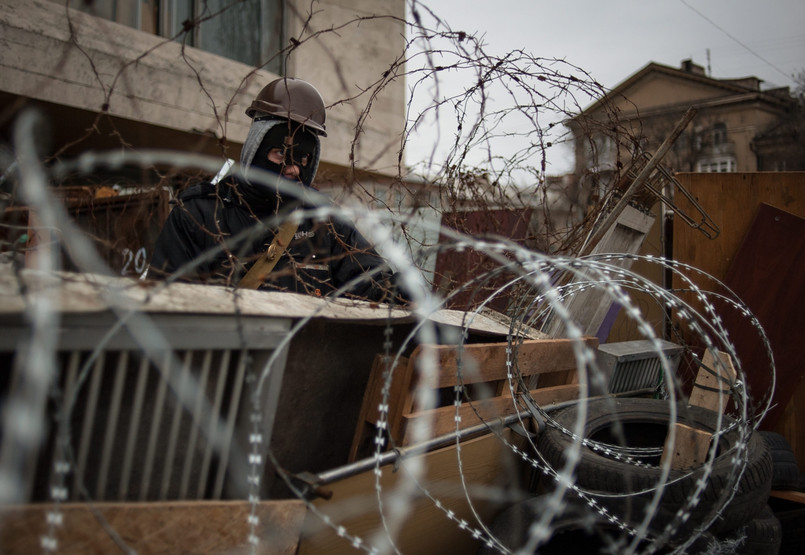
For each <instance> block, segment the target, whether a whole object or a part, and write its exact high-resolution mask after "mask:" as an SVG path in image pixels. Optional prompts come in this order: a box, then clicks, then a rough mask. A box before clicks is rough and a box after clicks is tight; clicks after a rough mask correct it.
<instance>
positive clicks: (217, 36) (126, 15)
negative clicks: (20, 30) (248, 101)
mask: <svg viewBox="0 0 805 555" xmlns="http://www.w3.org/2000/svg"><path fill="white" fill-rule="evenodd" d="M52 1H53V2H58V3H59V4H63V0H52ZM282 4H283V2H282V0H245V1H237V0H71V1H70V7H71V8H74V9H77V10H80V11H82V12H86V13H89V14H92V15H95V16H97V17H102V18H104V19H108V20H111V21H114V22H116V23H121V24H123V25H127V26H129V27H133V28H135V29H139V30H141V31H145V32H148V33H154V34H157V35H160V36H163V37H177V40H179V41H184V42H185V44H188V45H190V46H196V47H198V48H200V49H202V50H206V51H207V52H212V53H213V54H218V55H219V56H224V57H226V58H230V59H232V60H237V61H239V62H243V63H244V64H248V65H250V66H256V67H262V68H263V69H267V70H269V71H272V72H274V73H282V59H281V57H280V56H278V52H279V51H280V49H281V48H282V44H283V42H282V18H283V14H282ZM193 20H201V23H200V24H199V25H196V26H194V27H193V28H192V29H191V30H190V31H189V34H188V35H185V34H183V33H182V28H183V26H184V22H185V21H193Z"/></svg>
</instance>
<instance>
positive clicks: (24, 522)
mask: <svg viewBox="0 0 805 555" xmlns="http://www.w3.org/2000/svg"><path fill="white" fill-rule="evenodd" d="M52 509H53V506H52V505H49V504H41V505H25V506H19V507H5V508H3V509H1V510H0V523H2V527H0V552H2V553H9V554H20V555H27V554H29V553H39V552H41V551H42V544H41V542H42V538H43V536H45V535H46V534H47V518H48V515H49V514H51V513H52ZM250 511H251V506H250V504H249V503H247V502H245V501H198V502H187V501H180V502H160V503H94V504H92V505H89V504H86V503H67V504H63V505H61V506H60V507H59V513H60V514H61V518H62V524H61V525H59V526H56V527H55V532H54V534H53V535H52V538H53V539H54V540H55V541H56V545H55V551H56V552H57V553H86V554H92V553H97V554H102V553H119V552H121V545H125V546H127V547H128V548H130V549H133V550H135V551H136V552H137V553H221V554H230V553H235V554H237V553H244V554H246V553H251V552H252V551H251V549H252V544H251V543H250V542H249V534H250V529H249V521H248V517H249V514H250ZM305 511H306V508H305V505H304V503H303V502H302V501H298V500H288V501H262V502H260V503H258V505H257V510H256V516H257V518H258V524H257V526H256V529H255V534H256V535H257V537H258V538H259V544H258V547H257V550H256V551H257V553H261V554H266V555H274V554H277V555H279V554H287V555H293V554H294V553H295V552H296V548H297V545H298V542H299V534H300V531H301V529H302V522H303V520H304V517H305ZM111 531H113V532H114V534H116V535H117V538H113V536H112V535H111V533H110V532H111Z"/></svg>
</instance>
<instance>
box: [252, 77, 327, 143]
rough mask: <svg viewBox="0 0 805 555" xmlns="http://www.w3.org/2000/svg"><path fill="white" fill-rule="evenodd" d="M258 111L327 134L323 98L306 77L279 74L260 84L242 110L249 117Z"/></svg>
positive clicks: (258, 114) (257, 115) (255, 115)
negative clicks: (280, 75) (302, 78)
mask: <svg viewBox="0 0 805 555" xmlns="http://www.w3.org/2000/svg"><path fill="white" fill-rule="evenodd" d="M262 114H265V115H267V116H273V117H278V118H287V119H289V120H291V121H295V122H297V123H301V124H302V125H304V126H305V127H306V128H308V129H309V130H311V131H313V132H314V133H318V134H319V135H322V136H324V137H326V136H327V132H326V127H325V125H324V119H325V113H324V99H323V98H322V97H321V95H320V94H319V91H317V90H316V88H315V87H314V86H313V85H311V84H310V83H308V82H307V81H302V80H301V79H294V78H291V77H281V78H279V79H276V80H274V81H272V82H271V83H269V84H268V85H266V86H265V87H263V90H261V91H260V94H258V95H257V98H255V99H254V102H252V104H251V106H249V108H248V109H247V110H246V115H248V116H249V117H250V118H252V119H254V118H255V117H259V116H260V115H262Z"/></svg>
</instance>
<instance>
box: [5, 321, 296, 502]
mask: <svg viewBox="0 0 805 555" xmlns="http://www.w3.org/2000/svg"><path fill="white" fill-rule="evenodd" d="M96 318H97V316H96ZM228 320H229V319H228V318H226V317H221V318H212V319H206V318H203V317H198V316H194V317H192V318H185V319H182V318H177V317H175V315H172V316H166V317H165V319H164V320H163V319H162V318H159V317H158V318H155V319H154V322H155V325H156V326H157V327H162V331H163V332H165V337H166V339H167V340H168V342H169V344H170V345H171V349H170V350H168V351H167V352H164V353H162V355H161V359H160V358H158V359H157V360H154V358H153V354H152V358H151V359H149V358H148V356H146V355H145V353H144V352H143V350H142V349H139V348H136V345H133V344H132V338H131V337H127V336H125V334H123V335H120V336H119V337H113V338H111V339H109V338H108V337H105V336H104V333H105V332H106V328H105V327H104V326H103V325H98V322H97V321H95V322H93V321H91V320H89V319H87V320H86V322H84V323H85V324H87V325H89V326H90V327H91V328H92V329H91V330H88V328H87V325H84V326H83V327H82V326H81V325H76V323H74V322H72V323H70V324H71V325H69V326H65V328H64V329H65V330H70V329H72V330H75V329H79V330H81V332H82V334H81V335H74V336H71V335H70V334H63V335H62V338H61V341H60V347H59V351H58V354H57V367H58V375H57V376H55V384H54V387H53V388H52V392H51V398H50V400H49V402H48V403H47V406H46V407H44V410H45V414H46V419H47V421H48V422H49V425H50V429H49V430H48V434H47V437H46V438H45V440H44V441H43V442H42V444H41V445H40V448H39V450H38V452H35V453H32V454H31V457H30V460H29V464H28V468H27V469H26V470H27V471H26V476H24V480H25V484H24V487H25V493H26V494H27V495H26V498H27V500H30V501H34V502H38V501H49V500H51V498H52V488H53V487H54V484H59V487H64V488H66V490H67V491H68V492H69V497H68V498H70V499H73V500H79V499H83V498H84V497H88V498H90V499H94V500H99V501H100V500H102V501H156V500H189V499H222V498H227V497H232V496H240V497H243V495H244V493H243V492H244V491H245V488H246V485H245V480H246V471H245V469H246V454H245V453H244V452H243V450H242V449H241V448H240V446H244V447H246V443H247V442H246V441H245V440H244V438H246V437H247V435H248V433H249V432H250V431H251V430H252V427H253V425H254V423H253V422H252V421H251V418H250V417H251V410H252V407H251V403H250V402H249V395H250V392H251V390H250V389H249V388H250V385H251V382H250V380H249V377H250V374H251V373H252V371H255V372H256V371H260V370H261V369H262V368H263V367H264V366H265V364H266V363H267V361H268V360H269V358H270V357H271V356H272V354H274V348H275V347H276V346H277V345H279V344H280V340H281V338H282V337H283V335H284V333H285V330H287V328H288V323H287V320H284V319H264V318H261V319H259V320H260V321H259V322H257V321H254V322H251V324H253V325H250V322H248V321H244V320H243V319H241V321H239V322H237V323H235V324H234V325H236V326H237V329H236V330H232V331H233V333H229V331H230V324H232V322H228ZM194 331H195V333H194ZM0 332H3V333H6V334H7V335H5V338H6V341H0V358H1V359H2V361H3V364H4V365H6V367H7V368H9V369H13V370H12V372H10V379H9V380H8V382H7V383H6V384H0V389H2V390H3V391H1V392H0V393H2V395H3V396H4V397H13V396H14V395H15V388H16V387H17V384H19V383H20V382H21V381H22V380H21V379H20V376H21V375H23V373H24V372H25V369H24V363H23V362H22V361H21V360H18V357H17V353H16V352H14V351H13V350H11V349H10V348H9V347H12V346H14V345H15V344H16V343H17V341H18V340H19V339H20V337H23V336H24V328H22V327H17V326H16V325H14V324H8V323H4V322H0ZM88 332H91V333H88ZM95 332H97V334H96V333H95ZM15 336H16V337H15ZM101 337H103V338H104V341H105V343H104V344H105V345H106V348H104V349H95V348H93V345H95V346H97V344H98V342H99V341H100V338H101ZM71 347H72V348H71ZM96 351H97V352H96ZM277 365H278V366H281V367H280V368H278V369H277V370H278V371H277V372H272V375H271V378H270V380H269V383H268V384H267V386H268V387H267V388H265V391H264V394H263V400H264V402H263V403H261V409H262V412H263V416H262V417H263V421H262V422H260V423H259V424H258V425H260V426H261V430H262V431H263V435H264V437H265V438H266V440H268V439H269V438H270V436H271V430H270V427H271V426H272V425H273V416H274V410H275V408H276V396H277V395H278V389H279V387H278V385H279V381H280V380H281V378H282V370H284V365H285V358H284V356H278V357H277ZM68 416H69V417H68ZM65 469H67V470H66V471H65Z"/></svg>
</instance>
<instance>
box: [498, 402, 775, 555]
mask: <svg viewBox="0 0 805 555" xmlns="http://www.w3.org/2000/svg"><path fill="white" fill-rule="evenodd" d="M670 408H671V406H670V404H669V403H668V402H667V401H662V400H656V399H634V398H619V399H613V398H608V399H595V400H591V401H589V402H588V403H587V404H586V411H587V414H586V417H585V420H584V422H585V424H584V437H585V438H586V439H587V440H589V442H587V443H586V444H585V445H583V446H581V448H580V458H579V459H578V461H577V463H576V464H575V466H574V467H573V468H574V470H573V480H572V483H573V485H574V488H572V489H568V490H567V491H566V492H565V494H564V498H563V504H562V505H561V508H560V509H559V510H558V511H556V513H555V514H554V515H553V517H554V518H553V519H552V521H551V522H550V524H549V526H551V534H550V536H549V538H548V539H547V540H546V541H545V542H543V543H542V544H541V545H539V546H538V549H537V552H539V553H562V554H564V555H567V554H569V553H577V552H578V553H580V552H584V553H598V552H602V553H603V552H616V550H618V549H622V548H623V546H624V545H629V544H630V542H631V541H632V538H631V536H630V535H629V534H628V533H627V532H624V531H623V527H624V525H625V526H626V527H629V528H632V529H634V528H636V527H638V526H639V525H641V523H643V522H647V524H648V526H647V534H646V538H645V539H644V540H643V541H642V542H640V543H639V545H637V546H636V547H637V551H638V552H641V551H643V549H642V548H643V547H646V548H648V547H649V546H650V549H649V550H650V551H652V552H659V553H663V552H668V553H672V552H674V553H675V552H682V553H705V552H708V551H709V552H714V551H715V552H720V553H726V552H734V553H746V554H758V555H760V554H764V555H765V554H776V553H777V552H778V549H779V547H780V536H781V534H780V523H779V522H778V521H777V518H776V517H775V515H774V514H773V512H772V510H771V508H770V507H769V506H768V499H769V492H770V490H771V484H772V474H773V465H772V458H771V454H770V450H769V449H768V447H767V445H766V443H765V442H764V441H763V439H762V438H761V437H760V435H759V434H757V433H750V434H749V435H748V438H746V437H744V439H745V442H744V443H743V444H741V438H742V433H741V429H740V427H738V426H734V425H732V424H734V422H733V421H732V420H731V419H730V418H729V417H726V416H723V417H721V421H720V427H719V415H718V414H717V413H714V412H712V411H709V410H706V409H703V408H700V407H688V406H681V405H680V406H679V407H678V411H677V420H676V421H677V422H680V423H682V424H686V425H688V426H690V427H693V428H696V429H698V430H704V431H707V432H710V433H714V432H716V431H717V430H718V429H721V430H722V431H723V430H726V431H724V432H723V433H721V434H718V435H717V436H715V437H717V438H718V444H717V450H716V457H715V459H714V460H713V464H712V466H711V468H710V473H709V475H707V476H705V470H704V467H699V468H694V469H690V470H671V471H670V473H669V474H668V476H667V479H666V481H665V483H664V485H663V484H662V482H661V473H662V465H661V464H660V456H661V454H662V449H663V446H664V444H665V440H666V437H667V434H668V430H669V428H670V427H669V421H670V412H671V411H670ZM579 410H580V407H579V406H578V405H576V406H572V407H569V408H566V409H564V410H562V411H560V412H557V413H556V414H555V415H552V416H553V421H554V423H555V424H553V425H549V426H548V427H547V428H546V429H545V430H543V431H542V432H541V433H540V437H539V441H538V451H539V456H540V457H541V458H542V460H543V461H544V463H545V464H546V465H547V466H549V467H550V468H552V469H554V470H556V471H560V470H561V469H563V468H564V467H565V465H566V463H567V454H568V453H569V452H570V451H571V449H574V448H577V447H578V439H577V438H574V437H573V436H571V435H569V434H568V433H567V431H568V430H572V429H573V428H574V426H575V425H576V422H577V419H578V417H579ZM743 435H744V436H745V435H746V434H743ZM624 440H625V441H624ZM624 443H625V445H624ZM574 444H575V447H574ZM739 445H740V446H742V447H745V449H743V450H741V449H738V447H739ZM738 453H743V455H742V456H740V457H737V456H736V455H737V454H738ZM740 468H743V472H739V471H738V470H740ZM736 469H738V470H736ZM703 478H706V480H704V481H703ZM554 488H555V482H554V481H552V480H551V479H550V478H549V479H547V480H543V486H542V490H543V491H544V492H551V491H553V490H554ZM699 488H701V491H700V492H699V496H698V502H691V500H692V499H693V498H694V493H695V492H696V490H697V489H699ZM658 490H659V491H660V492H661V494H660V499H659V502H658V504H657V505H656V506H653V505H652V503H653V501H654V497H655V495H656V494H657V491H658ZM550 495H551V493H544V494H543V495H541V496H540V497H537V498H535V499H530V500H528V501H524V502H521V503H518V504H517V505H514V506H512V507H509V508H508V509H507V510H506V511H504V512H503V513H502V514H501V515H500V516H499V517H498V518H497V519H496V520H495V522H494V523H493V525H492V527H491V532H492V534H493V535H494V536H495V537H496V538H498V539H499V541H500V543H501V544H502V545H503V547H505V548H506V549H509V550H511V551H518V550H519V549H520V548H521V547H522V546H524V545H529V544H527V543H526V542H527V541H528V540H529V538H530V535H531V531H532V524H533V522H534V521H535V519H538V518H540V517H541V516H543V515H544V514H545V513H546V508H547V507H548V499H549V496H550ZM649 511H650V514H651V516H650V517H647V516H646V515H647V514H648V512H649ZM613 516H614V517H616V518H615V519H613ZM565 541H569V542H571V543H574V545H575V547H572V548H570V547H569V544H568V545H565V543H564V542H565ZM579 542H587V543H586V545H583V544H581V543H579ZM632 547H635V545H632ZM579 549H581V551H579Z"/></svg>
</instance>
